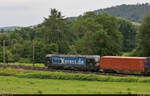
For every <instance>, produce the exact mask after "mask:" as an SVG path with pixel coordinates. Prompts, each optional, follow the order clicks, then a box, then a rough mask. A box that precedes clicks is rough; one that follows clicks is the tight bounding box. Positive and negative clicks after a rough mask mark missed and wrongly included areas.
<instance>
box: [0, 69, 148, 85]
mask: <svg viewBox="0 0 150 96" xmlns="http://www.w3.org/2000/svg"><path fill="white" fill-rule="evenodd" d="M0 76H15V77H18V78H40V79H59V80H86V81H104V82H144V83H150V77H134V76H128V77H119V76H105V75H96V74H81V73H64V72H47V71H34V70H23V69H11V68H7V69H2V68H1V69H0Z"/></svg>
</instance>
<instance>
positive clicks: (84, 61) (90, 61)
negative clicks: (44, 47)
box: [45, 54, 100, 71]
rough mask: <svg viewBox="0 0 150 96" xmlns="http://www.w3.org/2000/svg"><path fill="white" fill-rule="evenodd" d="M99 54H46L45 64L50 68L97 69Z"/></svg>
mask: <svg viewBox="0 0 150 96" xmlns="http://www.w3.org/2000/svg"><path fill="white" fill-rule="evenodd" d="M99 60H100V56H98V55H57V54H48V55H46V63H45V66H47V67H51V68H59V69H60V68H61V69H72V70H84V71H98V70H99V62H100V61H99Z"/></svg>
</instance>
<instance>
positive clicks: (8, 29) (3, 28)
mask: <svg viewBox="0 0 150 96" xmlns="http://www.w3.org/2000/svg"><path fill="white" fill-rule="evenodd" d="M18 28H21V27H19V26H8V27H0V30H4V31H11V30H15V29H18Z"/></svg>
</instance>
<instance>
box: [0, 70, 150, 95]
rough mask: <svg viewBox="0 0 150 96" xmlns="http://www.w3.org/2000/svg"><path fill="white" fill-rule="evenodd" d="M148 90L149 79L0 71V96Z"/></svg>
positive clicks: (118, 92) (142, 91) (145, 92)
mask: <svg viewBox="0 0 150 96" xmlns="http://www.w3.org/2000/svg"><path fill="white" fill-rule="evenodd" d="M81 77H82V78H81ZM89 78H90V79H89ZM98 78H99V79H98ZM108 78H109V79H108ZM149 86H150V77H116V76H102V75H88V74H79V73H76V74H73V73H63V72H45V71H33V70H23V69H10V68H7V69H3V68H0V93H1V94H150V87H149Z"/></svg>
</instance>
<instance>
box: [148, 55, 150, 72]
mask: <svg viewBox="0 0 150 96" xmlns="http://www.w3.org/2000/svg"><path fill="white" fill-rule="evenodd" d="M147 71H150V57H148V58H147Z"/></svg>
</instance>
